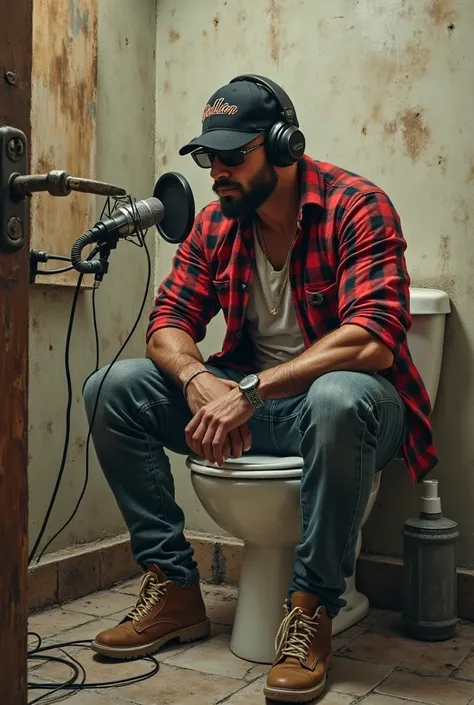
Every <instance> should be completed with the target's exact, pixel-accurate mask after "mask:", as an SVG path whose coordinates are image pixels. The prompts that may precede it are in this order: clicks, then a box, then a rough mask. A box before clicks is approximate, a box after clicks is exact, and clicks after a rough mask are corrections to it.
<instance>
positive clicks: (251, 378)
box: [239, 375, 259, 392]
mask: <svg viewBox="0 0 474 705" xmlns="http://www.w3.org/2000/svg"><path fill="white" fill-rule="evenodd" d="M258 382H259V379H258V377H257V375H247V377H244V378H243V380H242V381H241V382H240V384H239V387H240V389H241V390H242V391H244V392H245V391H247V390H249V389H253V388H254V387H256V386H257V385H258Z"/></svg>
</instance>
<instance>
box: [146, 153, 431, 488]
mask: <svg viewBox="0 0 474 705" xmlns="http://www.w3.org/2000/svg"><path fill="white" fill-rule="evenodd" d="M299 181H300V192H301V208H300V211H299V217H298V234H297V237H296V240H295V243H294V247H293V253H292V257H291V266H290V281H291V286H292V290H293V300H294V302H295V308H296V315H297V318H298V323H299V325H300V328H301V331H302V334H303V337H304V342H305V346H306V347H308V346H310V345H311V344H312V343H314V342H315V341H317V340H318V339H320V338H321V337H322V336H324V335H325V334H327V333H328V332H330V331H332V330H334V329H335V328H338V327H339V326H341V325H344V324H346V323H351V324H353V325H358V326H361V327H362V328H365V329H366V330H368V331H370V332H371V333H373V334H374V335H375V336H377V337H378V338H380V340H382V341H383V342H384V343H385V345H386V346H387V347H388V348H389V349H390V350H391V351H392V353H393V354H394V362H393V364H392V366H391V367H390V368H389V369H387V370H384V371H383V372H382V373H381V374H383V375H384V376H385V377H386V378H387V379H388V380H389V381H390V382H391V383H392V384H393V385H394V386H395V387H396V389H397V391H398V393H399V394H400V396H401V398H402V400H403V402H404V404H405V408H406V412H407V433H406V437H405V440H404V443H403V448H402V451H403V457H404V458H405V461H406V463H407V466H408V469H409V471H410V475H411V477H412V480H413V482H417V481H418V482H419V481H421V479H422V477H423V476H424V475H425V474H426V473H427V472H428V471H430V470H431V469H432V468H433V467H434V466H435V465H436V463H437V460H438V459H437V455H436V449H435V447H434V444H433V438H432V433H431V427H430V415H431V406H430V400H429V397H428V394H427V391H426V389H425V387H424V384H423V382H422V380H421V377H420V375H419V373H418V371H417V369H416V367H415V365H414V363H413V361H412V359H411V356H410V352H409V349H408V345H407V331H408V329H409V328H410V325H411V316H410V312H409V283H410V278H409V275H408V272H407V269H406V263H405V257H404V252H405V249H406V241H405V239H404V237H403V234H402V230H401V225H400V220H399V216H398V214H397V212H396V210H395V208H394V207H393V205H392V203H391V201H390V200H389V198H388V197H387V195H386V194H385V193H384V192H383V191H382V190H381V189H379V188H378V187H377V186H375V185H374V184H372V183H370V182H369V181H367V180H366V179H364V178H362V177H360V176H358V175H356V174H352V173H351V172H348V171H345V170H343V169H340V168H339V167H336V166H334V165H332V164H326V163H323V162H319V161H314V160H312V159H311V158H310V157H308V156H304V158H303V159H302V160H301V161H300V162H299ZM253 262H254V245H253V232H252V227H251V224H249V223H243V222H239V221H236V220H230V219H228V218H225V217H224V216H223V215H222V213H221V210H220V205H219V203H218V202H217V201H215V202H213V203H211V204H209V205H208V206H206V207H205V208H203V210H202V211H201V212H200V213H199V214H198V215H197V217H196V220H195V224H194V228H193V230H192V232H191V234H190V235H189V237H188V238H187V240H185V242H183V243H181V244H180V246H179V247H178V249H177V252H176V254H175V257H174V260H173V265H172V271H171V272H170V274H169V275H168V277H167V278H166V279H164V281H163V282H162V283H161V285H160V287H159V290H158V293H157V296H156V299H155V305H154V308H153V310H152V311H151V314H150V320H149V326H148V330H147V341H148V340H149V339H150V337H151V335H152V334H153V333H154V331H156V330H158V329H159V328H166V327H170V326H171V327H175V328H180V329H181V330H183V331H186V333H188V334H189V335H190V336H191V337H192V338H193V340H194V341H195V342H200V341H201V340H202V339H203V338H204V336H205V333H206V326H207V324H208V323H209V321H210V320H211V319H212V318H213V317H214V316H215V315H216V314H217V313H218V311H219V310H221V309H222V311H223V314H224V317H225V321H226V324H227V330H226V334H225V339H224V343H223V347H222V351H221V352H219V353H216V354H215V355H212V356H211V357H210V358H209V362H214V363H218V364H223V365H224V364H225V365H228V366H230V367H237V368H239V369H242V370H243V371H245V372H247V371H250V370H252V369H253V368H252V362H251V355H250V353H251V343H250V340H249V338H248V334H247V333H246V326H245V317H246V308H247V303H248V299H249V290H250V284H251V280H252V265H253Z"/></svg>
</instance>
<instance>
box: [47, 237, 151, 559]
mask: <svg viewBox="0 0 474 705" xmlns="http://www.w3.org/2000/svg"><path fill="white" fill-rule="evenodd" d="M143 244H144V248H145V252H146V257H147V270H148V271H147V279H146V285H145V292H144V295H143V299H142V303H141V306H140V310H139V312H138V315H137V318H136V320H135V323H134V324H133V326H132V329H131V331H130V333H129V334H128V336H127V337H126V338H125V341H124V342H123V344H122V345H121V346H120V349H119V351H118V353H117V354H116V355H115V357H114V359H113V360H112V362H111V363H110V365H109V367H108V368H107V370H106V372H105V374H104V376H103V377H102V379H101V382H100V385H99V389H98V390H97V396H96V400H95V405H94V411H93V413H92V419H91V421H90V424H89V431H88V434H87V440H86V475H85V479H84V485H83V487H82V491H81V494H80V496H79V499H78V500H77V503H76V506H75V508H74V511H73V513H72V515H71V516H70V517H69V519H68V520H67V522H66V523H65V524H63V526H62V527H61V528H60V529H59V530H58V531H57V532H56V533H55V534H54V536H53V537H52V538H50V540H49V541H48V543H47V544H46V546H44V548H43V550H42V551H41V553H40V555H39V557H38V561H37V562H39V561H40V560H41V558H42V556H43V554H44V552H45V551H46V549H47V548H48V546H49V545H50V544H51V543H52V542H53V541H54V539H55V538H56V537H57V536H59V534H60V533H61V532H62V531H64V529H65V528H66V527H67V526H68V525H69V524H70V523H71V521H72V520H73V519H74V517H75V516H76V513H77V510H78V509H79V505H80V504H81V502H82V498H83V497H84V494H85V492H86V489H87V483H88V481H89V446H90V439H91V431H92V426H93V424H94V420H95V415H96V413H97V405H98V401H99V396H100V392H101V389H102V385H103V384H104V382H105V380H106V378H107V375H108V374H109V372H110V370H111V369H112V366H113V365H114V364H115V363H116V362H117V360H118V358H119V357H120V355H121V354H122V352H123V350H124V348H125V346H126V345H127V344H128V342H129V340H130V338H131V337H132V335H133V334H134V333H135V330H136V328H137V326H138V324H139V323H140V319H141V316H142V313H143V309H144V307H145V304H146V300H147V296H148V289H149V286H150V281H151V259H150V253H149V251H148V247H147V244H146V242H145V241H143ZM81 276H82V275H81ZM73 306H74V308H75V305H74V302H73ZM70 327H71V328H72V326H71V325H70ZM68 333H69V328H68ZM69 342H70V335H69V337H68V339H67V343H66V367H67V369H69ZM69 388H70V377H69V381H68V390H69ZM69 394H70V399H69V400H68V408H67V412H66V413H67V424H66V425H67V430H68V431H67V442H68V445H69V428H70V415H71V401H72V389H71V390H70V391H69ZM65 451H66V452H65V454H63V459H64V462H65V456H66V455H67V446H66V443H65ZM51 509H52V507H50V508H49V513H48V517H49V514H51ZM36 544H38V541H37V542H36ZM36 544H35V545H36ZM35 550H36V549H35Z"/></svg>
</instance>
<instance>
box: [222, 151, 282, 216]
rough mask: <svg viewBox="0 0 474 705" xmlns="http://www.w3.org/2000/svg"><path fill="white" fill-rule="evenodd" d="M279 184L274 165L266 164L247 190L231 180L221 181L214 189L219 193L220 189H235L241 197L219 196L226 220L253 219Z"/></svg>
mask: <svg viewBox="0 0 474 705" xmlns="http://www.w3.org/2000/svg"><path fill="white" fill-rule="evenodd" d="M277 184H278V174H277V172H276V169H275V167H274V166H273V165H272V164H266V165H265V166H264V167H262V169H260V171H258V172H257V173H256V174H255V176H254V177H253V178H252V179H251V181H250V183H249V186H248V188H247V189H244V188H243V187H242V186H241V185H240V184H239V183H237V182H235V181H231V180H230V179H219V181H216V182H215V184H214V185H213V187H212V190H213V191H214V192H215V193H217V191H218V189H219V188H223V187H227V188H234V189H236V191H238V192H239V193H240V196H236V197H234V196H219V201H220V204H221V210H222V213H223V215H225V216H226V218H249V217H252V216H253V215H254V213H255V211H256V210H257V208H260V206H261V205H262V204H263V203H265V201H266V200H267V198H269V197H270V196H271V195H272V193H273V192H274V190H275V189H276V187H277Z"/></svg>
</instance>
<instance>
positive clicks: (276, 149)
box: [230, 74, 306, 166]
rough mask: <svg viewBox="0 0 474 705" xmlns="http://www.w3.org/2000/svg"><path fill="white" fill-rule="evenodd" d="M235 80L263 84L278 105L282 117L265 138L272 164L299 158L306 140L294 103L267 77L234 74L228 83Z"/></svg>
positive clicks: (286, 164) (279, 164)
mask: <svg viewBox="0 0 474 705" xmlns="http://www.w3.org/2000/svg"><path fill="white" fill-rule="evenodd" d="M235 81H252V82H253V83H256V84H257V85H260V86H263V87H264V88H266V89H267V91H269V93H271V95H273V97H274V98H275V100H276V101H277V103H278V105H279V107H280V110H281V117H282V119H281V120H278V121H277V122H275V124H274V125H273V126H272V127H271V128H270V132H269V133H268V138H267V155H268V158H269V160H270V161H271V162H272V164H274V165H275V166H290V165H291V164H294V163H295V162H297V161H298V160H299V159H301V157H302V156H303V154H304V150H305V147H306V140H305V138H304V135H303V133H302V132H301V130H300V129H299V123H298V118H297V117H296V111H295V108H294V105H293V103H292V102H291V100H290V98H289V96H288V95H287V94H286V93H285V91H284V90H283V88H281V87H280V86H278V85H277V84H276V83H274V82H273V81H271V80H270V79H269V78H265V77H264V76H258V75H256V74H243V75H242V76H236V78H233V79H232V80H231V81H230V83H234V82H235Z"/></svg>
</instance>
